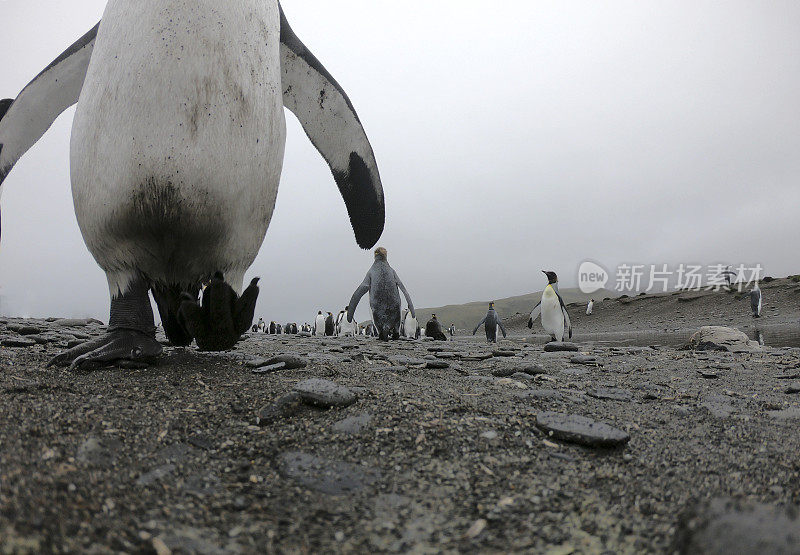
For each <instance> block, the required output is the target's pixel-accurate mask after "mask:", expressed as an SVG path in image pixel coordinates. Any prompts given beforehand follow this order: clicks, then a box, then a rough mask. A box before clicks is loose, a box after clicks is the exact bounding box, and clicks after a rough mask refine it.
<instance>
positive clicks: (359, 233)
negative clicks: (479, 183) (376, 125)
mask: <svg viewBox="0 0 800 555" xmlns="http://www.w3.org/2000/svg"><path fill="white" fill-rule="evenodd" d="M280 17H281V46H280V53H281V74H282V84H283V85H282V86H283V105H284V106H286V107H287V108H288V109H289V110H291V111H292V112H293V113H294V115H295V116H297V119H298V120H300V123H301V124H302V126H303V130H304V131H305V132H306V135H308V138H309V139H310V140H311V142H312V143H313V144H314V146H315V147H316V149H317V150H318V151H319V153H320V154H321V155H322V157H323V158H325V161H326V162H327V163H328V165H329V166H330V168H331V172H332V173H333V178H334V179H335V180H336V185H338V186H339V192H340V193H341V194H342V198H344V202H345V204H346V205H347V212H348V214H349V215H350V223H351V224H352V226H353V231H354V232H355V236H356V242H357V243H358V245H359V246H360V247H361V248H363V249H369V248H371V247H372V246H374V245H375V243H377V242H378V239H380V236H381V234H382V233H383V226H384V220H385V207H384V199H383V186H382V185H381V177H380V174H379V173H378V164H377V162H376V161H375V154H374V153H373V152H372V146H371V145H370V143H369V139H368V138H367V134H366V132H365V131H364V127H363V126H362V125H361V121H360V120H359V119H358V115H357V114H356V110H355V108H354V107H353V104H352V102H350V99H349V98H348V96H347V93H345V92H344V89H343V88H342V87H341V86H340V85H339V83H337V82H336V79H334V78H333V76H332V75H331V74H330V73H329V72H328V70H326V69H325V67H324V66H323V65H322V64H321V63H320V62H319V60H317V58H316V57H314V55H313V54H312V53H311V52H310V51H309V50H308V48H306V47H305V45H304V44H303V43H302V42H301V41H300V39H299V38H298V37H297V35H295V34H294V31H292V28H291V27H290V26H289V22H288V21H287V19H286V16H285V15H284V13H283V8H282V7H281V8H280Z"/></svg>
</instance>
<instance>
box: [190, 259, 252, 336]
mask: <svg viewBox="0 0 800 555" xmlns="http://www.w3.org/2000/svg"><path fill="white" fill-rule="evenodd" d="M258 281H259V278H255V279H253V280H252V281H251V282H250V285H249V286H248V287H247V289H245V290H244V292H243V293H242V296H241V297H240V296H238V295H237V294H236V291H234V290H233V288H232V287H231V286H230V285H229V284H228V283H227V282H226V281H225V278H224V277H223V275H222V273H221V272H217V273H216V274H215V275H214V277H213V278H212V280H211V283H210V284H209V285H208V286H207V287H206V289H205V291H204V292H203V304H202V305H200V304H199V303H198V302H197V301H196V300H195V299H193V298H192V297H191V295H186V296H185V297H184V298H183V299H182V302H181V305H180V309H179V311H178V317H179V319H180V322H181V324H182V325H183V326H184V327H185V328H186V329H187V331H189V333H190V334H191V335H192V336H193V337H194V338H195V340H196V341H197V346H198V347H199V348H200V350H201V351H227V350H228V349H231V348H233V346H234V345H236V343H237V342H238V341H239V339H240V338H241V336H242V335H243V334H244V333H246V332H247V330H248V329H250V326H251V325H252V324H253V316H254V314H255V310H256V301H257V300H258Z"/></svg>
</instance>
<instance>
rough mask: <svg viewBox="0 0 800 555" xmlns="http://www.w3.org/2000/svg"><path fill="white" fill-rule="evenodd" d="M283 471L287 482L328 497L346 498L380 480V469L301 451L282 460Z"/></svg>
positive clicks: (289, 454)
mask: <svg viewBox="0 0 800 555" xmlns="http://www.w3.org/2000/svg"><path fill="white" fill-rule="evenodd" d="M280 471H281V474H282V475H284V476H286V477H287V478H291V479H292V480H294V481H296V482H298V483H300V484H302V485H304V486H306V487H307V488H309V489H312V490H314V491H317V492H319V493H323V494H326V495H345V494H351V493H354V492H357V491H360V490H362V489H364V488H365V487H367V486H370V485H372V484H374V483H375V482H377V481H378V480H380V477H381V474H380V471H379V470H378V469H375V468H370V467H364V466H361V465H355V464H350V463H347V462H343V461H334V460H330V459H324V458H322V457H317V456H315V455H311V454H309V453H303V452H301V451H292V452H289V453H284V454H283V455H281V456H280Z"/></svg>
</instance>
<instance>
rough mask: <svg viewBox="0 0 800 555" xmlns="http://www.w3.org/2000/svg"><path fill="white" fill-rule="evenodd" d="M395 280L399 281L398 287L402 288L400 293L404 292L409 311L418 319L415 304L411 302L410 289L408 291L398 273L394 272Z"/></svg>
mask: <svg viewBox="0 0 800 555" xmlns="http://www.w3.org/2000/svg"><path fill="white" fill-rule="evenodd" d="M394 278H395V279H396V280H397V287H399V288H400V291H402V293H403V296H404V297H405V298H406V302H407V303H408V311H409V312H410V313H411V317H412V318H416V317H417V314H416V312H415V311H414V303H413V302H411V294H410V293H409V292H408V289H406V286H405V285H403V282H402V281H400V277H399V276H398V275H397V272H394Z"/></svg>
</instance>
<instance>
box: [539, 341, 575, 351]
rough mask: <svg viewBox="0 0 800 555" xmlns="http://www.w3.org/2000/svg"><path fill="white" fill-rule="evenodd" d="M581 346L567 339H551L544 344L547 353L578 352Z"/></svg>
mask: <svg viewBox="0 0 800 555" xmlns="http://www.w3.org/2000/svg"><path fill="white" fill-rule="evenodd" d="M580 350H581V348H580V347H579V346H578V345H576V344H575V343H568V342H565V341H551V342H550V343H548V344H547V345H545V346H544V352H545V353H559V352H578V351H580Z"/></svg>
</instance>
